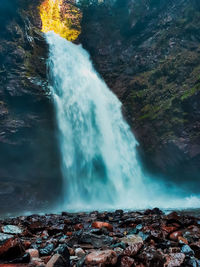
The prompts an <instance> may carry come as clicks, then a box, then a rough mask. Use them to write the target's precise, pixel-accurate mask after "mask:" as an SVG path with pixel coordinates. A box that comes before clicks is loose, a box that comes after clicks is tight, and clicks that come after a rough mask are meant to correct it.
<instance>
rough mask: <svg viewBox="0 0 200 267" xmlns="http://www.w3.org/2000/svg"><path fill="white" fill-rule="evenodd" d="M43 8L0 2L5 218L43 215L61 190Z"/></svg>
mask: <svg viewBox="0 0 200 267" xmlns="http://www.w3.org/2000/svg"><path fill="white" fill-rule="evenodd" d="M39 2H40V1H39V0H38V1H24V0H20V1H10V0H8V1H1V5H2V8H0V17H1V26H0V32H1V34H0V150H1V155H0V177H1V180H0V188H1V189H0V202H1V203H4V205H2V207H1V211H0V212H1V213H4V212H7V211H9V212H17V210H18V209H20V210H22V209H24V210H30V209H31V210H32V209H33V210H34V209H38V208H40V209H43V208H45V206H47V205H50V204H51V203H50V202H51V201H53V200H54V199H55V196H56V194H58V192H59V188H60V182H59V181H60V171H59V157H58V148H57V141H56V138H55V122H54V110H53V105H52V103H51V100H50V98H49V97H48V94H49V89H48V84H47V77H46V58H47V56H48V47H47V45H46V41H45V39H44V35H43V34H42V33H41V32H40V27H41V21H40V17H39V14H38V9H37V6H38V4H39ZM54 181H56V182H55V183H54ZM46 184H48V185H49V187H48V189H49V190H48V192H47V190H46Z"/></svg>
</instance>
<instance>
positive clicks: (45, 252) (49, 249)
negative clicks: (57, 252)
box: [39, 243, 54, 256]
mask: <svg viewBox="0 0 200 267" xmlns="http://www.w3.org/2000/svg"><path fill="white" fill-rule="evenodd" d="M53 250H54V244H51V243H50V244H48V245H47V246H46V247H44V248H41V249H40V250H39V252H40V255H41V256H48V255H50V254H51V253H52V252H53Z"/></svg>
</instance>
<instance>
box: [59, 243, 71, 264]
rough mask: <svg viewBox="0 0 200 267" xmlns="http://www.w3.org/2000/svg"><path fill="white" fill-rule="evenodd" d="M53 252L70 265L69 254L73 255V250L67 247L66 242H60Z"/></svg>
mask: <svg viewBox="0 0 200 267" xmlns="http://www.w3.org/2000/svg"><path fill="white" fill-rule="evenodd" d="M55 252H56V254H60V255H61V256H62V257H63V258H64V260H65V261H66V263H67V264H68V265H70V255H72V256H73V255H74V254H75V252H74V250H73V249H70V248H68V247H67V245H66V244H60V245H59V246H58V247H57V248H56V249H55Z"/></svg>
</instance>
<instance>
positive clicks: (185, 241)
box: [178, 236, 188, 245]
mask: <svg viewBox="0 0 200 267" xmlns="http://www.w3.org/2000/svg"><path fill="white" fill-rule="evenodd" d="M178 241H182V242H183V243H185V244H186V245H188V241H187V239H186V238H184V237H182V236H179V237H178Z"/></svg>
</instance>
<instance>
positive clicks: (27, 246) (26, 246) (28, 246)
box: [23, 240, 31, 249]
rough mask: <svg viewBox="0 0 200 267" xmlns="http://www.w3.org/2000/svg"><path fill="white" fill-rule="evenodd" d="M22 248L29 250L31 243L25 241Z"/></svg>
mask: <svg viewBox="0 0 200 267" xmlns="http://www.w3.org/2000/svg"><path fill="white" fill-rule="evenodd" d="M23 246H24V248H25V249H28V248H30V246H31V242H30V241H27V240H25V241H24V242H23Z"/></svg>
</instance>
